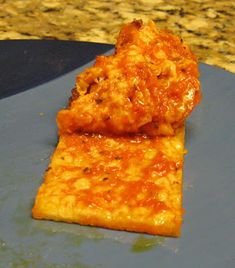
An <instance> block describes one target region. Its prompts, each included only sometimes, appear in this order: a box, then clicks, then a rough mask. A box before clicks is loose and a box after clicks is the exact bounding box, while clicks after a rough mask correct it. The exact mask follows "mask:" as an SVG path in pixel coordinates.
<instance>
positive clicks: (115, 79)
mask: <svg viewBox="0 0 235 268" xmlns="http://www.w3.org/2000/svg"><path fill="white" fill-rule="evenodd" d="M198 76H199V73H198V67H197V60H196V58H195V56H194V55H193V53H192V52H191V51H190V49H189V48H188V46H187V45H185V44H184V43H183V42H182V40H181V39H180V38H179V37H177V36H175V35H173V34H172V33H170V32H169V31H166V30H159V29H157V28H156V26H155V24H154V22H152V21H151V22H150V23H148V24H147V25H144V24H143V23H142V21H133V22H132V23H130V24H127V25H125V26H123V27H122V29H121V31H120V33H119V36H118V39H117V43H116V49H115V53H114V55H111V56H99V57H97V58H96V62H95V64H94V66H93V67H90V68H87V69H86V70H85V71H84V72H82V73H81V74H80V75H78V77H77V80H76V88H75V89H74V90H73V97H72V99H71V100H70V105H69V107H68V108H67V109H64V110H61V111H60V112H59V113H58V116H57V123H58V127H59V133H60V134H63V133H73V132H81V131H82V132H96V133H106V134H107V133H110V134H117V135H119V134H126V133H145V134H147V135H153V136H154V135H174V132H175V129H176V128H178V127H180V126H182V125H183V124H184V121H185V119H186V118H187V116H188V115H189V114H190V113H191V111H192V110H193V108H194V107H195V105H196V104H197V103H198V102H199V100H200V83H199V80H198Z"/></svg>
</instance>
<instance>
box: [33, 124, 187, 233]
mask: <svg viewBox="0 0 235 268" xmlns="http://www.w3.org/2000/svg"><path fill="white" fill-rule="evenodd" d="M183 153H184V128H181V129H179V130H178V131H177V133H176V135H175V136H174V137H154V138H148V137H146V136H144V135H131V136H126V137H113V136H103V135H99V134H72V135H62V136H61V137H60V140H59V144H58V146H57V148H56V150H55V152H54V154H53V156H52V159H51V163H50V165H49V168H48V170H47V171H46V174H45V181H44V183H43V184H42V186H41V187H40V189H39V192H38V195H37V198H36V202H35V206H34V208H33V217H34V218H37V219H49V220H56V221H65V222H71V223H72V222H73V223H79V224H85V225H93V226H101V227H106V228H111V229H118V230H128V231H135V232H145V233H150V234H159V235H171V236H178V235H179V234H180V225H181V222H182V167H183Z"/></svg>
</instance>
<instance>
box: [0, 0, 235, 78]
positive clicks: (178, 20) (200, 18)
mask: <svg viewBox="0 0 235 268" xmlns="http://www.w3.org/2000/svg"><path fill="white" fill-rule="evenodd" d="M134 18H136V19H143V20H144V21H148V20H149V19H152V20H154V21H156V22H157V24H158V25H159V26H160V27H162V28H168V29H171V30H173V31H174V33H176V34H179V35H181V37H182V38H183V39H184V40H185V41H186V42H187V43H188V44H189V45H190V46H191V48H192V50H193V51H194V52H195V53H196V54H197V56H198V58H199V60H200V61H202V62H205V63H208V64H211V65H215V66H219V67H222V68H225V69H226V70H229V71H231V72H234V73H235V34H234V28H235V2H234V1H232V0H231V1H229V0H217V1H215V0H204V1H203V0H189V1H186V0H175V1H171V0H135V1H134V0H129V1H121V0H115V1H109V0H101V1H99V0H87V1H86V0H80V1H78V0H77V1H76V0H42V1H40V0H5V1H4V0H0V39H1V40H5V39H48V38H49V39H61V40H81V41H93V42H101V43H114V42H115V36H116V34H117V32H118V30H119V29H120V26H121V25H122V24H123V23H126V22H129V21H131V20H133V19H134Z"/></svg>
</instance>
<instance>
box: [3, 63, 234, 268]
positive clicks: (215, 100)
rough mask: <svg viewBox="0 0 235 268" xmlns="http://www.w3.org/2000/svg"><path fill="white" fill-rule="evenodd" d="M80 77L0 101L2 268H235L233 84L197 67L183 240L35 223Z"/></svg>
mask: <svg viewBox="0 0 235 268" xmlns="http://www.w3.org/2000/svg"><path fill="white" fill-rule="evenodd" d="M82 70H83V67H82V68H78V69H75V70H73V71H72V72H69V73H67V74H65V75H63V76H60V77H58V78H56V79H54V80H52V81H49V82H46V83H44V84H42V85H40V86H37V87H34V88H31V89H30V90H28V91H25V92H23V93H19V94H17V95H14V96H11V97H8V98H5V99H2V100H0V144H1V145H0V267H1V268H6V267H8V268H15V267H33V268H37V267H39V268H42V267H43V268H48V267H53V268H57V267H61V268H63V267H69V268H70V267H97V268H99V267H104V268H106V267H107V268H116V267H117V268H118V267H130V268H131V267H133V268H138V267H150V268H152V267H181V268H183V267H185V268H186V267H187V268H188V267H190V268H192V267H206V268H209V267H213V268H215V267H219V268H221V267H235V254H234V252H235V251H234V244H235V232H234V227H235V213H234V204H235V194H234V192H235V177H234V176H235V175H234V174H235V162H234V159H235V138H234V137H235V119H234V117H235V88H234V85H235V75H234V74H231V73H229V72H226V71H224V70H222V69H219V68H214V67H210V66H208V65H204V64H201V65H200V70H201V84H202V90H203V99H202V102H201V104H200V106H198V107H197V109H196V110H195V111H194V112H193V114H192V116H191V117H190V118H189V119H188V121H187V125H186V148H187V149H188V154H187V155H186V157H185V168H184V208H185V209H186V213H185V216H184V223H183V226H182V236H181V237H180V238H162V237H158V236H150V235H143V234H135V233H128V232H120V231H111V230H106V229H102V228H94V227H84V226H79V225H76V224H66V223H59V222H50V221H36V220H33V219H32V218H31V208H32V205H33V202H34V197H35V195H36V193H37V190H38V187H39V185H40V184H41V183H42V179H43V178H42V176H43V173H44V170H45V169H46V167H47V165H48V163H49V157H50V155H51V153H52V152H53V149H54V148H55V145H56V142H57V138H56V123H55V117H56V113H57V111H58V110H59V109H61V108H62V107H64V106H65V105H66V103H67V99H68V97H69V96H70V89H71V88H73V86H74V81H75V76H76V74H77V73H79V72H81V71H82Z"/></svg>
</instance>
